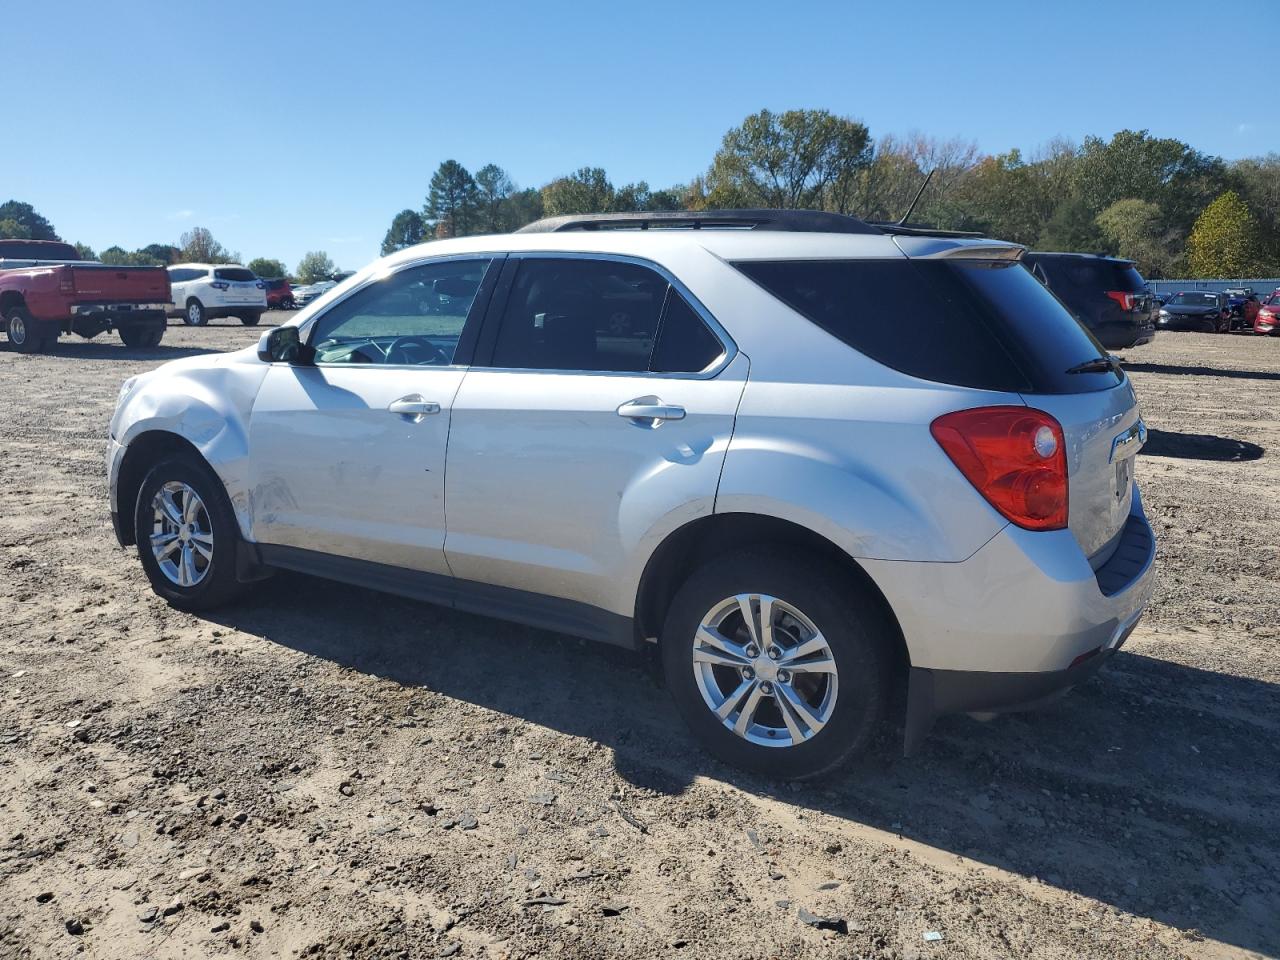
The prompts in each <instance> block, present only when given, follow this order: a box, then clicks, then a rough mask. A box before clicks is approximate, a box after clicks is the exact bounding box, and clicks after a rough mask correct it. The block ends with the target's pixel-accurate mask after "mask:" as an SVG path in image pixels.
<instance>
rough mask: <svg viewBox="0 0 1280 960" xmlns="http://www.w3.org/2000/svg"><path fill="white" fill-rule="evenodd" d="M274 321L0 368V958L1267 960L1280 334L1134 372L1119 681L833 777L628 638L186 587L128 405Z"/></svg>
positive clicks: (178, 333)
mask: <svg viewBox="0 0 1280 960" xmlns="http://www.w3.org/2000/svg"><path fill="white" fill-rule="evenodd" d="M272 316H278V315H270V314H269V315H268V317H269V318H270V317H272ZM258 332H259V331H254V330H248V329H244V328H242V327H239V326H238V325H237V326H230V325H227V324H226V323H225V322H219V323H218V324H216V325H214V326H210V327H208V328H204V329H186V328H182V327H178V328H173V327H171V328H170V330H169V333H168V336H167V337H166V339H165V342H164V343H163V344H162V345H161V346H160V347H158V348H156V349H152V350H147V351H131V350H127V349H125V348H123V347H122V346H121V345H120V344H119V342H118V341H110V342H102V343H84V342H80V341H75V342H66V343H64V344H63V345H61V346H60V347H59V349H58V351H57V352H56V353H54V354H52V355H50V356H39V357H26V356H20V355H18V354H16V353H12V352H9V351H7V350H2V349H0V401H2V404H3V415H2V417H0V490H2V491H3V513H2V514H0V957H6V958H7V957H71V956H75V955H77V954H80V955H83V956H88V957H101V958H134V957H201V956H211V955H218V956H227V955H237V954H242V955H245V956H249V957H269V956H279V957H292V956H299V957H342V958H348V957H350V958H373V957H435V956H442V957H443V956H455V957H533V956H559V957H566V958H579V957H581V958H586V957H609V956H627V957H634V956H643V957H654V956H688V957H697V958H710V957H734V958H737V957H798V956H815V957H833V958H834V957H841V958H844V957H886V958H888V957H895V958H908V957H933V956H937V957H973V958H993V957H1018V958H1026V957H1035V958H1075V957H1108V958H1124V957H1134V958H1137V957H1142V958H1150V957H1155V958H1160V957H1183V956H1188V957H1242V956H1252V955H1255V954H1262V955H1270V956H1274V955H1276V954H1277V953H1280V872H1278V871H1280V686H1278V684H1280V658H1278V657H1277V652H1276V647H1277V638H1278V637H1280V546H1278V544H1280V506H1278V505H1277V498H1278V497H1280V467H1278V466H1277V464H1280V458H1278V457H1277V451H1280V420H1278V419H1277V417H1278V416H1280V414H1277V410H1278V409H1280V340H1260V339H1254V338H1251V337H1244V336H1233V337H1220V336H1219V337H1215V336H1211V335H1203V334H1170V333H1165V334H1162V335H1161V336H1160V338H1159V339H1158V342H1157V343H1155V344H1154V345H1151V346H1148V347H1142V348H1139V349H1136V350H1132V351H1129V352H1128V359H1129V361H1131V363H1130V370H1131V372H1132V374H1133V377H1134V380H1135V381H1136V383H1137V386H1138V390H1139V393H1140V395H1141V397H1142V400H1143V405H1144V409H1145V413H1146V416H1147V419H1148V421H1149V423H1150V424H1151V426H1152V427H1153V430H1152V439H1151V443H1150V444H1149V447H1148V451H1147V453H1146V455H1144V457H1143V458H1142V460H1141V462H1140V464H1139V468H1138V477H1139V481H1140V482H1141V483H1142V485H1143V489H1144V494H1145V497H1146V502H1147V506H1148V510H1149V512H1150V513H1151V516H1152V519H1153V522H1154V524H1155V527H1156V530H1157V534H1158V535H1159V537H1160V573H1159V586H1158V588H1157V593H1156V599H1155V602H1154V604H1153V606H1152V607H1151V609H1150V612H1149V613H1148V616H1147V618H1146V620H1145V621H1144V622H1143V624H1142V626H1141V627H1140V628H1139V629H1138V631H1137V632H1136V633H1135V634H1134V635H1133V637H1132V639H1131V640H1130V641H1129V643H1128V645H1127V647H1126V648H1125V651H1124V652H1123V653H1122V654H1121V655H1119V656H1118V657H1117V658H1116V659H1115V660H1114V661H1113V664H1112V665H1111V666H1110V668H1109V669H1108V670H1107V671H1105V672H1104V673H1103V674H1102V675H1100V676H1099V677H1098V678H1096V679H1095V680H1093V681H1091V682H1090V683H1088V684H1087V685H1085V686H1084V687H1083V688H1081V689H1079V690H1077V691H1075V692H1074V693H1073V694H1072V695H1071V696H1069V697H1068V698H1067V699H1066V700H1065V701H1063V702H1062V703H1061V704H1059V705H1058V706H1056V707H1055V708H1053V709H1051V710H1049V711H1046V712H1043V713H1039V714H1034V715H1025V716H1014V717H1004V718H1000V719H997V720H995V721H993V722H990V723H980V722H978V721H976V720H972V719H969V718H966V717H957V718H952V719H948V720H945V721H943V722H941V723H939V725H938V727H937V729H936V731H935V733H934V735H933V737H932V739H931V740H930V741H929V742H928V744H927V746H926V748H925V749H924V750H923V751H922V752H921V753H920V755H918V756H916V757H914V758H912V759H911V760H903V759H901V757H900V756H899V751H898V748H897V742H896V740H895V732H894V731H893V730H887V731H886V733H885V735H884V736H883V738H882V739H881V741H880V742H879V743H878V744H877V746H876V747H875V749H874V750H873V751H872V752H871V754H870V755H869V756H867V757H865V758H864V759H863V760H861V761H860V762H859V763H858V764H857V765H856V766H855V767H854V768H853V769H850V770H849V771H848V772H847V773H846V774H844V775H842V776H841V777H840V778H839V779H838V780H836V781H834V782H828V783H824V784H822V785H820V786H818V787H814V786H807V785H806V786H798V785H791V784H776V783H770V782H767V781H764V780H760V779H756V778H753V777H747V776H743V775H741V774H739V773H737V772H735V771H733V770H729V769H726V768H724V767H722V766H720V765H718V764H716V763H713V762H711V761H709V760H708V759H706V758H705V757H704V756H703V755H701V754H700V753H699V752H697V751H696V750H695V749H694V747H693V746H692V744H691V742H690V740H689V738H688V737H687V736H686V735H685V733H684V731H683V729H682V728H681V726H680V724H679V723H678V721H677V720H676V719H675V718H674V716H673V711H672V709H671V708H670V706H669V704H668V701H667V699H666V695H665V693H664V691H663V690H662V689H661V687H660V686H659V685H658V684H657V683H656V682H655V680H654V674H653V672H652V671H651V670H650V669H649V667H648V666H647V665H646V663H645V662H644V660H643V659H641V658H638V657H636V656H634V655H631V654H627V653H624V652H621V651H614V650H609V649H601V648H596V647H593V646H590V645H587V644H583V643H580V642H578V641H575V640H572V639H569V638H566V637H561V636H555V635H550V634H545V633H540V632H538V631H533V630H528V629H524V628H521V627H514V626H510V625H507V624H504V623H500V622H496V621H491V620H486V619H483V618H480V617H474V616H467V615H463V614H455V613H450V612H446V611H443V610H440V609H437V608H433V607H429V606H424V605H420V604H415V603H410V602H408V601H402V600H398V599H392V598H387V597H384V596H378V595H375V594H372V593H367V592H364V591H361V590H353V589H348V588H345V587H338V586H334V585H332V584H329V583H325V582H323V581H317V580H310V579H307V578H303V577H298V576H284V575H282V576H278V577H277V578H275V579H274V580H271V581H269V582H267V583H266V584H264V586H263V588H262V589H261V590H260V591H259V592H258V593H257V594H256V595H255V596H254V597H253V598H252V599H251V600H249V601H248V602H245V603H243V604H242V605H239V606H237V607H235V608H234V609H230V610H227V611H225V612H221V613H219V614H218V615H216V616H214V617H196V616H191V615H187V614H183V613H178V612H176V611H174V610H171V609H169V608H168V607H167V606H165V605H164V604H163V603H162V602H160V601H159V600H158V599H157V598H156V597H154V596H153V595H152V593H151V591H150V590H149V589H148V587H147V584H146V581H145V579H144V577H143V575H142V572H141V570H140V568H139V567H138V564H137V562H136V559H135V557H134V555H133V551H128V552H122V551H121V550H120V549H119V548H118V547H117V546H116V544H115V541H114V539H113V537H112V534H111V529H110V524H109V521H108V517H107V506H106V486H105V481H104V477H103V463H102V454H103V450H104V441H105V434H106V423H107V419H108V416H109V414H110V411H111V407H112V404H113V403H114V400H115V396H116V391H117V388H118V386H119V383H120V381H121V379H122V378H124V377H126V376H128V375H130V374H133V373H137V372H140V371H142V370H146V369H149V368H151V367H154V366H155V365H156V364H158V363H160V362H163V361H165V360H169V359H173V358H175V357H180V356H184V355H187V354H190V353H193V352H200V351H209V350H227V349H233V348H237V347H241V346H245V345H248V344H250V343H252V342H253V341H254V340H255V338H256V337H257V335H258ZM802 910H803V911H808V912H810V913H812V914H815V915H819V916H823V917H831V918H835V919H834V921H833V923H832V924H831V925H832V926H835V927H839V928H840V929H838V930H828V929H817V928H815V927H813V926H810V925H808V924H806V923H805V922H802V919H801V917H802ZM935 931H936V932H937V933H938V934H940V935H941V937H942V939H941V940H940V941H938V940H933V939H931V940H929V941H926V940H925V939H924V935H925V934H926V933H931V932H935Z"/></svg>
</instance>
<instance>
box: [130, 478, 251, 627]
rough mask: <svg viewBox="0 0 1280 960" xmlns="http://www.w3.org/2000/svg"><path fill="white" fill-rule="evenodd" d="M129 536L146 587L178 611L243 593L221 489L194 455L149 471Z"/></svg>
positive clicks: (234, 533) (236, 535) (236, 534)
mask: <svg viewBox="0 0 1280 960" xmlns="http://www.w3.org/2000/svg"><path fill="white" fill-rule="evenodd" d="M134 535H135V537H136V539H137V544H138V559H139V560H141V561H142V569H143V570H144V571H145V572H146V574H147V579H149V580H150V581H151V588H152V589H153V590H155V592H156V593H157V594H159V595H160V596H161V597H163V598H164V599H165V600H167V601H168V602H169V603H170V604H172V605H173V606H175V607H177V608H179V609H181V610H207V609H209V608H211V607H216V606H219V605H221V604H223V603H226V602H228V601H229V600H233V599H235V598H236V597H237V596H239V595H240V594H241V593H243V592H244V591H245V589H246V585H245V584H242V583H241V582H240V581H239V580H238V579H237V578H236V550H237V546H238V544H239V540H240V531H239V528H238V527H237V525H236V519H235V515H234V514H233V513H232V511H231V504H230V503H229V502H228V500H227V494H226V490H225V489H224V488H223V486H222V481H221V480H219V479H218V477H217V475H216V474H215V473H214V472H213V471H212V470H211V469H210V468H209V466H208V465H207V464H205V463H204V462H203V461H202V460H200V459H198V458H197V457H196V456H195V455H194V454H192V455H179V456H174V457H169V458H166V459H164V460H162V461H160V462H159V463H157V464H156V465H155V466H154V467H152V468H151V471H150V472H149V473H148V474H147V476H146V478H145V479H144V480H143V481H142V488H141V489H140V490H139V492H138V501H137V504H136V505H135V509H134Z"/></svg>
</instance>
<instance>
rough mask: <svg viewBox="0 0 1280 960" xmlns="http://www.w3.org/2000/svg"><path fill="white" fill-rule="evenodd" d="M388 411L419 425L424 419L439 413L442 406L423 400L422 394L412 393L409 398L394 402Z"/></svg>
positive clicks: (388, 406)
mask: <svg viewBox="0 0 1280 960" xmlns="http://www.w3.org/2000/svg"><path fill="white" fill-rule="evenodd" d="M387 410H389V411H390V412H391V413H394V414H397V415H398V416H401V417H404V418H405V419H406V420H410V421H412V422H413V423H418V422H419V421H420V420H422V418H423V417H427V416H430V415H431V414H433V413H439V412H440V404H438V403H434V402H432V401H430V400H423V399H422V395H421V394H418V393H411V394H409V395H408V396H407V397H401V398H400V399H399V400H392V401H391V403H389V404H388V405H387Z"/></svg>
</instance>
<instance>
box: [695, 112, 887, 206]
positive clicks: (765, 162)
mask: <svg viewBox="0 0 1280 960" xmlns="http://www.w3.org/2000/svg"><path fill="white" fill-rule="evenodd" d="M871 157H872V150H871V136H870V134H869V133H868V131H867V128H866V126H865V125H864V124H862V123H859V122H858V121H856V120H851V119H849V118H847V117H838V116H836V115H835V114H832V113H830V112H829V111H827V110H788V111H786V112H784V113H780V114H774V113H771V112H770V111H768V110H761V111H760V112H759V113H755V114H752V115H751V116H749V117H747V118H746V120H744V121H743V122H742V126H740V127H734V128H733V129H731V130H730V131H729V132H728V133H726V134H725V135H724V140H723V142H722V143H721V145H720V149H719V151H718V152H717V153H716V155H715V158H714V159H713V160H712V163H711V169H710V170H709V171H708V172H707V177H706V185H707V193H708V203H709V204H710V206H712V207H727V206H751V207H780V208H781V207H809V208H818V209H821V208H824V207H826V206H828V205H829V202H830V200H831V196H830V193H831V191H832V188H833V187H834V186H835V185H836V184H838V183H840V182H841V181H842V180H844V181H847V180H848V179H849V178H851V177H853V176H854V175H855V174H856V172H857V171H858V170H860V169H862V168H864V167H866V166H867V165H868V164H869V163H870V162H871Z"/></svg>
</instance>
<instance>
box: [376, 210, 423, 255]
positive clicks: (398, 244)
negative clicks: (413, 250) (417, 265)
mask: <svg viewBox="0 0 1280 960" xmlns="http://www.w3.org/2000/svg"><path fill="white" fill-rule="evenodd" d="M426 233H427V228H426V224H424V223H423V222H422V216H421V215H420V214H419V213H418V211H417V210H401V211H400V212H399V213H397V214H396V215H395V219H393V220H392V221H391V227H390V228H389V229H388V230H387V235H386V236H385V237H383V238H382V255H383V256H384V257H385V256H386V255H387V254H388V253H395V252H396V251H397V250H403V249H404V248H405V247H412V246H414V245H415V244H418V243H421V242H422V241H423V240H425V239H426Z"/></svg>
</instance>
